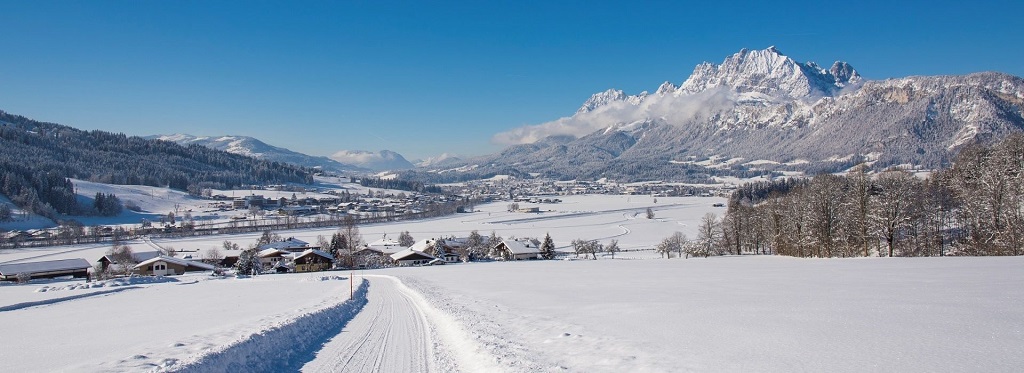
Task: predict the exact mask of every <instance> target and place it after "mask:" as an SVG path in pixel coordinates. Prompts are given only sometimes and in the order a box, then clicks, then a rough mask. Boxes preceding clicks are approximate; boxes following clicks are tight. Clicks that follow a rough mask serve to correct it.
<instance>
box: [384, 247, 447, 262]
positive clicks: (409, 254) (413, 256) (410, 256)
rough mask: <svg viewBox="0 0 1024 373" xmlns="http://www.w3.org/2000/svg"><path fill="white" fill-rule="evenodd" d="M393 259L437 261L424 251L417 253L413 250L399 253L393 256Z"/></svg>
mask: <svg viewBox="0 0 1024 373" xmlns="http://www.w3.org/2000/svg"><path fill="white" fill-rule="evenodd" d="M391 259H394V260H417V259H437V258H435V257H434V256H433V255H430V254H427V253H425V252H422V251H416V250H413V249H405V250H402V251H399V252H397V253H394V254H391Z"/></svg>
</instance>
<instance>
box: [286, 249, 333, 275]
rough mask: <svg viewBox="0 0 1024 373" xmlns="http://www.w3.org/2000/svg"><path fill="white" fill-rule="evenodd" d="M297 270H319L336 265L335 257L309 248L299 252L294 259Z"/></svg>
mask: <svg viewBox="0 0 1024 373" xmlns="http://www.w3.org/2000/svg"><path fill="white" fill-rule="evenodd" d="M293 263H294V264H295V272H319V271H326V270H329V269H331V268H332V267H334V257H333V256H331V254H328V253H325V252H323V251H320V250H316V249H309V250H306V251H303V252H302V253H301V254H297V255H296V256H295V259H294V260H293Z"/></svg>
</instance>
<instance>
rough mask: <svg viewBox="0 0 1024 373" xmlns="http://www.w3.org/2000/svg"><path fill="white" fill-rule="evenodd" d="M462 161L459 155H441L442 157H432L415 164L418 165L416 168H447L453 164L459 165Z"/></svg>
mask: <svg viewBox="0 0 1024 373" xmlns="http://www.w3.org/2000/svg"><path fill="white" fill-rule="evenodd" d="M461 161H462V158H460V157H459V156H457V155H454V154H450V153H441V155H439V156H436V157H430V158H427V159H420V160H417V161H414V162H413V163H414V164H416V167H445V166H449V165H453V164H458V163H459V162H461Z"/></svg>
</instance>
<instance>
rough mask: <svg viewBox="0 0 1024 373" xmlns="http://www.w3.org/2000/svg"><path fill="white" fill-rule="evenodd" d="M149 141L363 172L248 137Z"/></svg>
mask: <svg viewBox="0 0 1024 373" xmlns="http://www.w3.org/2000/svg"><path fill="white" fill-rule="evenodd" d="M147 138H149V139H155V140H164V141H172V142H176V143H178V144H181V145H186V146H187V145H191V144H197V145H201V146H205V147H207V148H212V149H217V150H223V151H226V152H229V153H234V154H241V155H245V156H249V157H253V158H257V159H266V160H270V161H276V162H283V163H289V164H294V165H298V166H302V167H313V168H320V169H323V170H326V171H333V172H346V171H366V170H365V169H362V168H360V167H358V166H354V165H351V164H346V163H344V162H338V161H336V160H333V159H330V158H327V157H315V156H311V155H306V154H302V153H299V152H295V151H292V150H288V149H285V148H279V147H276V146H272V145H268V144H267V143H264V142H263V141H260V140H258V139H256V138H253V137H248V136H193V135H187V134H174V135H154V136H149V137H147Z"/></svg>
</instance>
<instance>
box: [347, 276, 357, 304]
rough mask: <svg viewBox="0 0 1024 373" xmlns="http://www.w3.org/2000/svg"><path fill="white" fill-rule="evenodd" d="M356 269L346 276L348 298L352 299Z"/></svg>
mask: <svg viewBox="0 0 1024 373" xmlns="http://www.w3.org/2000/svg"><path fill="white" fill-rule="evenodd" d="M355 283H356V271H352V273H351V274H350V275H349V276H348V299H352V298H353V297H355V295H356V285H355Z"/></svg>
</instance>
